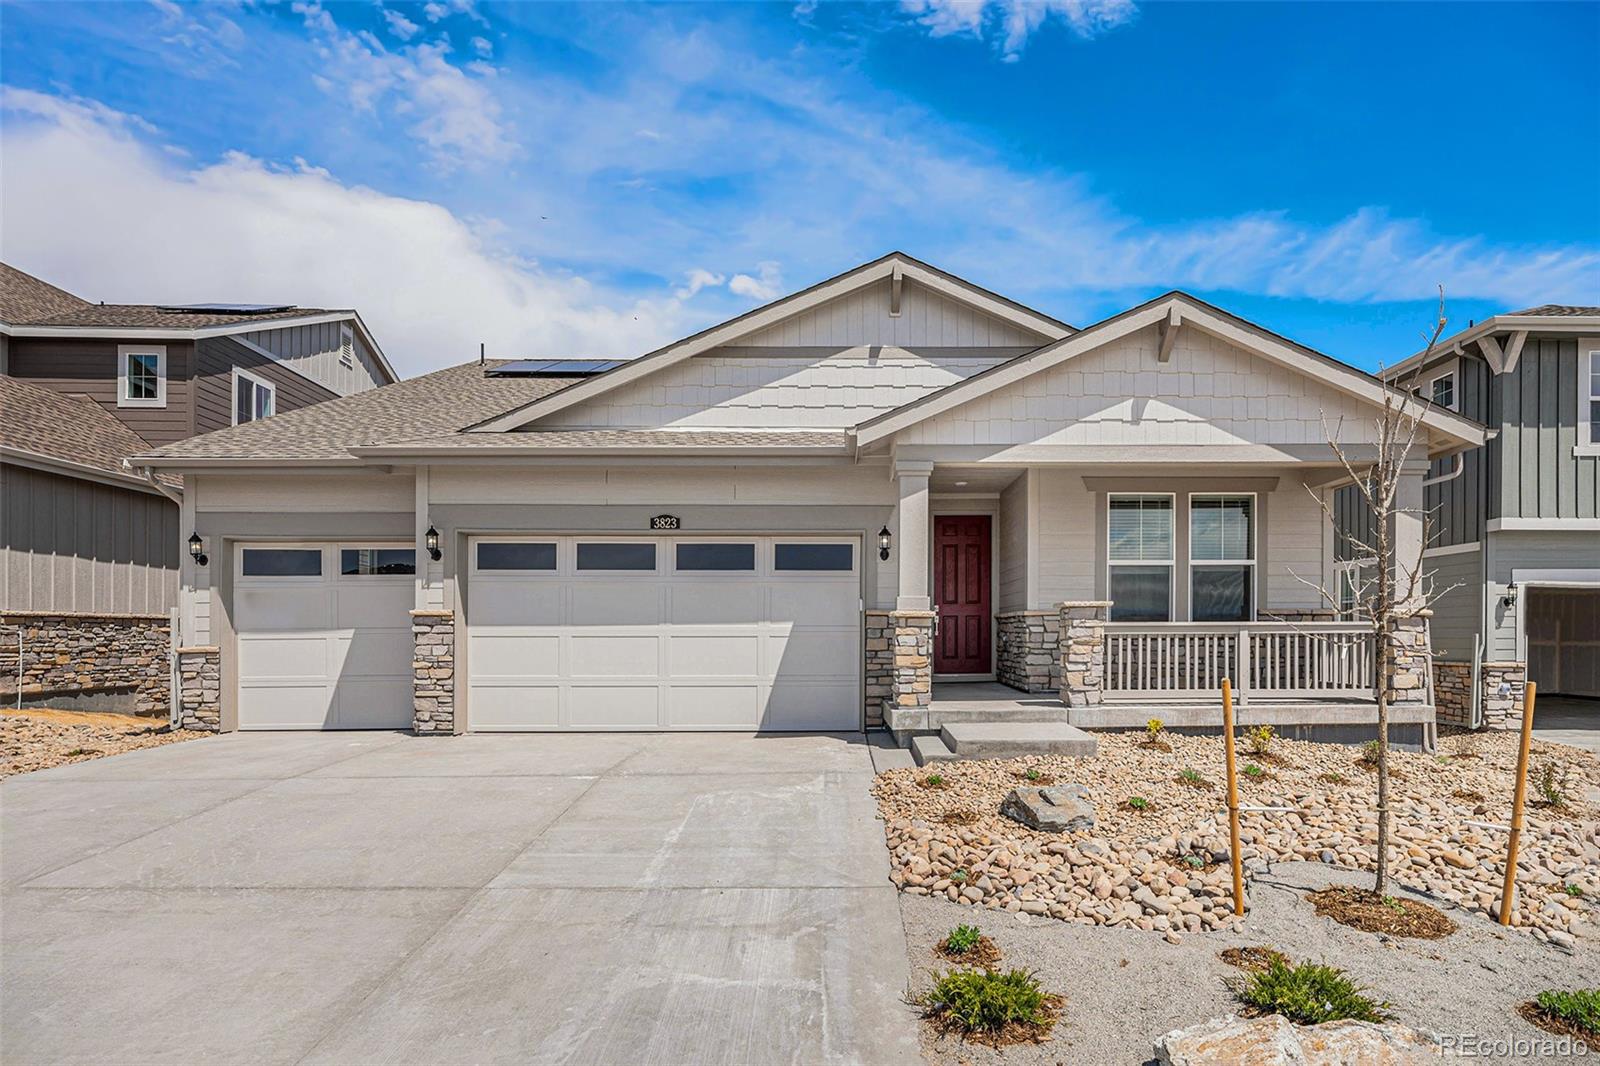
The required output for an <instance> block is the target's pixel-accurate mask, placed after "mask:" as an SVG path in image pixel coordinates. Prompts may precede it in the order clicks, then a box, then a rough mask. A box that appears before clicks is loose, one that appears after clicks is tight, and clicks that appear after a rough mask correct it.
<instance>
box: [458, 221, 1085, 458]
mask: <svg viewBox="0 0 1600 1066" xmlns="http://www.w3.org/2000/svg"><path fill="white" fill-rule="evenodd" d="M893 277H901V278H907V279H910V280H912V281H915V282H917V283H919V284H922V285H926V286H927V287H928V288H930V289H933V290H935V291H937V292H939V293H941V294H943V295H945V296H949V297H951V298H953V299H956V300H960V301H962V302H964V303H967V304H969V305H971V306H973V307H976V308H977V309H978V310H980V311H983V312H984V313H986V314H990V315H994V316H995V317H997V318H1001V319H1004V320H1006V321H1008V322H1012V323H1014V324H1016V325H1020V326H1023V327H1024V328H1026V329H1028V330H1030V331H1032V332H1034V333H1037V334H1039V335H1041V336H1043V337H1046V338H1050V339H1052V340H1053V339H1057V338H1061V337H1066V336H1069V335H1071V333H1072V332H1073V327H1071V326H1069V325H1067V324H1066V323H1065V322H1061V321H1059V320H1057V319H1054V318H1051V317H1050V316H1049V315H1046V314H1042V313H1041V312H1038V311H1035V310H1033V309H1032V308H1031V307H1025V306H1024V305H1022V304H1019V303H1017V302H1016V301H1015V300H1009V299H1007V298H1006V297H1004V296H1000V295H999V294H997V293H993V292H990V291H989V290H988V289H985V288H982V287H981V286H978V285H974V284H973V283H972V282H970V281H967V280H966V279H964V278H959V277H957V276H955V275H954V274H950V273H947V272H945V271H943V270H940V269H939V268H938V267H935V266H930V265H929V264H927V263H924V262H922V261H921V260H918V259H913V258H912V257H911V256H909V255H906V254H905V253H904V252H890V253H889V254H888V255H885V256H882V257H881V258H878V259H874V260H873V261H872V262H870V263H863V264H862V265H860V266H858V267H855V268H853V269H851V270H847V271H845V272H844V273H843V274H838V275H835V276H834V277H831V278H829V279H827V280H826V281H821V282H818V283H817V284H815V285H813V286H811V287H810V288H808V289H802V290H801V291H799V292H797V293H793V294H791V295H789V296H784V297H781V298H779V299H777V300H774V301H773V302H771V303H769V304H765V305H763V306H761V307H758V308H756V309H755V310H753V311H747V312H745V313H744V314H742V315H739V316H738V317H737V318H731V319H729V320H728V321H726V322H723V323H720V324H719V325H715V326H712V327H711V328H709V329H705V330H701V331H700V332H699V333H696V334H694V335H693V336H690V337H685V338H684V339H683V340H680V341H674V342H673V343H672V344H669V345H667V346H666V347H664V348H658V349H656V350H655V351H653V352H650V353H648V354H645V355H641V356H639V357H638V358H637V359H633V360H630V361H629V362H627V363H624V364H623V365H622V366H619V367H617V368H616V369H614V370H610V371H607V372H606V373H604V374H598V375H596V376H594V377H591V378H586V379H583V380H581V381H579V382H577V383H576V384H573V385H572V386H570V387H569V388H566V389H563V390H561V391H560V392H559V393H553V394H551V395H549V396H547V397H544V398H542V399H541V400H539V401H536V402H534V403H529V404H525V405H524V406H522V407H519V408H516V409H515V410H511V411H507V412H505V413H503V414H501V415H499V416H497V417H495V418H491V419H486V420H485V421H484V422H482V423H480V424H479V425H476V426H471V427H469V430H470V431H472V432H484V433H489V432H506V431H510V430H514V429H517V428H518V427H520V426H523V425H526V424H527V423H529V422H531V421H533V420H535V419H538V418H542V417H544V416H545V415H548V414H552V413H554V412H556V411H559V410H562V409H564V408H567V407H571V406H572V405H573V404H577V403H581V402H583V401H584V400H589V399H593V398H594V397H596V396H599V395H601V394H602V393H606V392H609V391H611V390H612V389H615V388H617V387H619V386H621V385H626V384H628V383H630V382H633V381H638V380H639V379H640V378H643V377H645V376H647V375H650V374H653V373H655V372H656V371H658V370H664V369H666V368H667V367H669V366H672V365H674V364H676V363H680V362H682V361H684V360H685V359H690V358H693V357H694V356H696V355H699V354H701V353H703V352H706V351H709V350H710V349H712V348H715V347H718V346H719V345H723V344H728V343H730V342H732V341H734V340H737V339H738V338H739V337H742V336H745V335H747V334H750V333H753V332H755V331H756V330H759V329H762V328H764V327H766V326H770V325H772V324H773V323H775V322H778V321H780V320H782V319H785V318H788V317H789V316H791V315H796V314H799V313H801V312H803V311H807V310H809V309H811V308H813V307H817V306H818V305H820V304H824V303H826V302H828V301H829V300H833V299H837V298H838V297H840V296H843V295H845V294H846V293H849V292H853V291H855V290H857V289H861V288H864V287H865V286H867V285H871V284H873V283H875V282H878V281H881V280H883V279H884V278H893Z"/></svg>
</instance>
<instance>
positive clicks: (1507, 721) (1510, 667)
mask: <svg viewBox="0 0 1600 1066" xmlns="http://www.w3.org/2000/svg"><path fill="white" fill-rule="evenodd" d="M1479 682H1480V684H1482V686H1483V728H1485V729H1521V728H1522V696H1523V693H1524V692H1526V691H1527V688H1528V664H1527V663H1519V662H1487V663H1484V664H1483V666H1482V668H1481V673H1480V674H1479ZM1533 724H1534V725H1535V726H1537V725H1538V724H1539V708H1538V707H1534V709H1533Z"/></svg>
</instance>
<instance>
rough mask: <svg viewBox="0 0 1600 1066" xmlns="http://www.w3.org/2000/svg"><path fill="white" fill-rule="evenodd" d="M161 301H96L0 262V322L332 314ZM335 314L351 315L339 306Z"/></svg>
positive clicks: (95, 323) (181, 322)
mask: <svg viewBox="0 0 1600 1066" xmlns="http://www.w3.org/2000/svg"><path fill="white" fill-rule="evenodd" d="M165 306H167V305H165V304H96V303H90V302H89V301H88V300H85V299H83V298H81V297H78V296H74V295H73V294H72V293H70V292H67V291H66V290H65V289H59V288H57V287H56V286H54V285H51V284H50V283H49V282H46V281H41V280H40V279H38V278H36V277H34V276H33V275H32V274H28V273H25V272H23V271H21V270H18V269H17V268H16V267H14V266H11V265H10V264H7V263H0V321H5V322H9V323H11V324H12V325H14V326H85V327H91V328H92V327H106V328H109V329H115V328H118V327H121V328H128V329H209V328H210V327H212V326H232V325H235V324H237V323H240V322H270V321H272V320H274V319H280V318H303V317H305V316H307V315H325V314H329V313H335V312H334V311H333V310H332V309H329V308H322V307H292V308H289V309H288V310H286V311H262V312H256V313H250V314H245V313H240V312H230V311H164V310H162V308H163V307H165ZM336 313H341V314H342V313H353V312H348V311H347V310H346V309H338V310H337V312H336Z"/></svg>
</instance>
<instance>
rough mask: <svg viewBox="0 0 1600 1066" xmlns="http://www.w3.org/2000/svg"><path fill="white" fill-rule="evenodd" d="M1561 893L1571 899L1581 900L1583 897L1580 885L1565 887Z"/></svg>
mask: <svg viewBox="0 0 1600 1066" xmlns="http://www.w3.org/2000/svg"><path fill="white" fill-rule="evenodd" d="M1562 891H1563V892H1565V893H1566V894H1567V895H1569V896H1571V897H1572V898H1573V899H1582V898H1583V895H1584V893H1583V886H1582V885H1571V884H1569V885H1567V886H1565V887H1564V888H1563V889H1562Z"/></svg>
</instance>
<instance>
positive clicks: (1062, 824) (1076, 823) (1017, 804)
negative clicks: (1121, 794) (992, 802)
mask: <svg viewBox="0 0 1600 1066" xmlns="http://www.w3.org/2000/svg"><path fill="white" fill-rule="evenodd" d="M1000 813H1001V814H1003V815H1005V816H1006V817H1007V818H1012V819H1015V820H1016V821H1019V822H1021V823H1022V824H1023V825H1025V826H1027V827H1028V828H1029V829H1038V830H1040V831H1042V832H1046V833H1066V832H1070V831H1072V830H1075V829H1093V828H1094V805H1093V804H1092V803H1090V802H1089V790H1088V789H1086V788H1084V787H1083V786H1082V785H1055V786H1053V787H1051V788H1014V789H1012V790H1011V793H1010V795H1008V796H1006V798H1005V799H1004V800H1003V801H1002V802H1001V804H1000Z"/></svg>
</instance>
